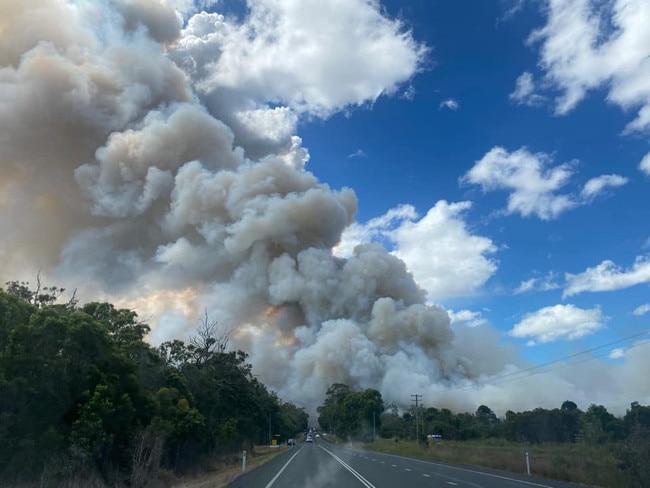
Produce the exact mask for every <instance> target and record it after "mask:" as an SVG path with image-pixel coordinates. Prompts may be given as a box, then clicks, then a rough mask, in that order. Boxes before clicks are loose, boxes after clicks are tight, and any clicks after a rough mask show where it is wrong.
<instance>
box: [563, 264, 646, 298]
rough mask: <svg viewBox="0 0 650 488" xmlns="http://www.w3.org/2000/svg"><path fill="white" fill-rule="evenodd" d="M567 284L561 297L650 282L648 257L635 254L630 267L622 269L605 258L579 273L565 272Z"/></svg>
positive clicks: (619, 288) (618, 288)
mask: <svg viewBox="0 0 650 488" xmlns="http://www.w3.org/2000/svg"><path fill="white" fill-rule="evenodd" d="M566 282H567V286H566V288H565V289H564V293H563V294H562V296H563V297H569V296H572V295H577V294H578V293H582V292H585V291H613V290H621V289H623V288H629V287H631V286H634V285H638V284H640V283H648V282H650V258H649V257H648V256H637V258H636V260H635V261H634V264H633V265H632V268H630V269H627V270H623V269H621V268H620V267H618V266H616V265H615V264H614V262H612V261H609V260H606V261H603V262H602V263H600V264H599V265H598V266H595V267H593V268H587V270H586V271H584V272H582V273H579V274H571V273H566Z"/></svg>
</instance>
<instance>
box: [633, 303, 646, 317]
mask: <svg viewBox="0 0 650 488" xmlns="http://www.w3.org/2000/svg"><path fill="white" fill-rule="evenodd" d="M648 312H650V303H644V304H643V305H640V306H638V307H637V308H635V309H634V311H633V312H632V314H633V315H645V314H647V313H648Z"/></svg>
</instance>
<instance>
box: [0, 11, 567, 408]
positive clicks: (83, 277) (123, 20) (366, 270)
mask: <svg viewBox="0 0 650 488" xmlns="http://www.w3.org/2000/svg"><path fill="white" fill-rule="evenodd" d="M280 4H281V5H280ZM334 4H336V6H335V5H334ZM172 5H174V6H176V7H177V8H181V7H182V9H183V12H180V13H179V12H177V11H176V10H175V9H174V8H172ZM217 7H218V4H217ZM249 9H250V10H249V12H248V15H247V17H246V18H245V19H244V20H241V21H238V20H233V19H230V18H228V17H226V16H224V15H221V14H219V13H205V12H197V13H193V15H192V16H189V17H188V16H187V15H188V13H192V12H194V7H193V6H191V5H189V3H188V2H186V1H176V2H173V3H172V2H169V3H167V2H165V1H164V0H137V1H136V0H131V1H127V0H115V1H110V0H105V1H99V2H95V1H83V0H80V1H70V2H62V1H60V0H38V1H30V2H15V1H12V0H0V228H1V229H2V230H3V231H2V232H1V233H0V258H1V259H2V261H3V263H4V266H3V276H2V277H3V278H4V279H5V280H10V279H29V278H32V277H33V276H35V274H36V272H37V270H38V269H39V268H42V270H43V273H44V274H46V275H47V278H48V279H49V280H50V281H53V282H54V283H56V284H59V285H63V286H67V287H69V288H75V287H79V288H80V291H81V294H82V295H83V296H82V297H81V298H82V299H84V300H86V299H102V298H105V299H109V300H112V301H114V302H116V303H117V304H118V305H120V306H129V307H134V308H136V310H137V311H138V312H139V313H140V314H141V315H143V316H151V317H152V323H153V324H152V325H154V330H153V332H152V336H151V340H152V341H153V342H160V341H162V340H169V339H172V338H176V337H180V338H187V335H188V333H191V331H192V330H193V329H194V327H196V325H197V323H198V322H197V320H196V319H197V317H199V316H200V315H201V312H202V310H203V309H204V308H207V310H208V312H209V313H210V315H211V317H213V318H214V319H216V320H218V322H219V324H220V326H221V327H222V330H224V331H226V330H231V331H232V332H231V338H232V341H233V344H234V345H235V346H236V347H241V348H243V349H245V350H247V351H248V352H250V354H251V361H252V362H253V365H254V368H255V372H256V373H257V374H260V375H261V379H262V380H263V381H264V382H265V383H267V384H268V385H269V386H270V387H271V388H273V389H276V390H277V391H278V392H279V394H280V395H281V396H282V397H283V398H285V399H288V400H294V401H296V402H297V403H299V404H301V405H305V406H307V407H308V408H309V410H310V411H311V412H313V411H314V407H315V406H316V405H317V404H318V403H320V402H321V401H322V399H323V395H324V393H325V390H326V389H327V387H328V386H329V385H330V384H332V383H333V382H344V383H347V384H349V385H350V386H353V387H376V388H379V389H380V390H381V391H382V393H383V394H384V397H385V399H386V401H388V402H391V401H396V402H398V403H401V404H405V403H408V399H409V395H410V394H411V393H415V392H418V393H424V394H427V395H428V396H429V397H430V398H431V401H433V399H434V395H435V399H436V404H437V405H440V404H445V405H447V406H458V407H459V408H465V409H469V410H471V409H474V408H476V402H481V403H484V402H485V401H486V400H484V398H486V397H487V399H488V400H490V399H492V400H493V401H494V403H493V405H496V406H497V407H498V405H499V404H502V403H504V402H505V404H508V402H512V401H513V398H514V394H513V395H511V396H508V395H507V394H506V393H504V391H503V390H498V389H492V390H490V389H481V390H480V391H478V390H473V391H472V392H469V394H468V393H467V392H464V391H462V390H461V391H459V390H458V389H457V388H456V389H455V390H454V389H453V387H454V386H456V387H457V386H458V385H461V386H464V385H469V384H472V381H473V380H476V379H484V378H488V377H489V376H490V375H494V374H497V373H499V372H501V371H502V370H504V367H505V368H506V371H508V369H507V368H508V367H509V368H511V369H512V368H515V366H507V365H508V364H514V363H516V362H517V359H516V358H517V354H516V351H514V350H511V349H506V348H502V347H501V346H496V345H497V344H498V336H497V335H496V333H495V332H494V331H490V330H489V329H481V328H477V329H475V330H472V331H471V333H470V330H469V329H462V330H460V331H458V332H459V333H457V334H454V332H453V331H452V328H451V326H450V322H449V317H448V315H447V313H446V312H445V311H444V310H443V309H441V308H438V307H435V306H431V305H427V304H426V296H425V293H424V292H423V290H422V289H420V288H419V287H418V285H417V284H416V283H415V281H414V280H413V277H412V276H411V274H409V272H408V270H407V269H406V267H405V265H404V263H403V262H402V261H400V260H399V259H398V258H397V257H395V256H394V255H392V254H390V253H388V252H387V251H386V250H385V249H384V248H383V247H382V246H380V245H378V244H365V245H361V246H358V247H357V248H356V250H355V251H354V255H353V256H352V257H349V258H345V259H343V258H337V257H335V256H334V255H333V254H332V248H333V247H335V246H336V245H337V244H338V243H339V242H340V240H341V235H342V233H343V231H344V230H345V229H346V228H347V227H349V226H350V225H351V224H352V223H353V221H354V216H355V213H356V210H357V201H356V197H355V194H354V192H353V191H352V190H350V189H342V190H341V191H333V190H332V189H330V188H329V187H328V186H327V185H325V184H322V183H320V182H319V181H318V180H317V179H316V178H315V176H314V175H313V174H311V173H309V172H308V171H307V170H306V169H305V165H306V163H307V161H308V159H309V154H308V152H307V150H306V149H305V148H303V147H302V145H301V140H300V138H299V137H297V136H296V135H295V132H296V127H297V124H298V121H299V120H300V118H301V117H314V116H315V117H327V116H329V115H331V114H332V113H335V112H337V111H340V110H345V109H348V108H350V107H353V106H360V105H364V104H367V103H372V102H373V101H374V100H375V99H376V98H378V97H379V96H382V95H384V94H390V93H392V92H394V91H395V90H396V89H397V88H398V87H399V86H400V84H402V83H404V82H406V81H407V80H408V79H409V78H410V77H411V76H413V75H414V74H415V73H416V72H417V71H418V69H419V68H420V67H421V65H422V63H423V60H424V56H425V54H426V52H427V49H426V48H425V47H424V46H422V45H420V44H418V43H417V42H415V41H414V40H413V38H412V36H411V34H410V33H409V32H406V31H405V30H404V28H403V26H402V25H401V24H400V23H399V22H397V21H394V20H391V19H389V18H386V17H385V15H384V14H383V12H382V11H381V10H380V8H379V6H378V5H377V4H376V3H375V2H368V1H364V0H356V1H353V0H350V1H348V2H343V3H341V2H327V1H323V0H312V1H306V0H299V1H286V2H273V1H270V0H257V1H255V2H250V5H249ZM316 11H318V12H316ZM183 15H186V17H185V18H184V17H183ZM296 46H297V47H299V48H296ZM386 53H390V55H388V54H386ZM472 334H473V335H472ZM477 338H478V339H479V340H480V343H481V345H482V346H483V347H482V348H481V347H476V346H475V345H474V344H476V340H477ZM490 344H492V345H494V346H495V347H500V350H499V354H496V355H495V354H494V351H493V350H489V348H490V347H491V346H489V345H490ZM554 386H556V387H558V389H560V387H561V385H560V386H558V385H557V384H555V385H554ZM567 388H569V387H567ZM567 388H564V389H565V390H566V389H567ZM574 398H575V397H574ZM535 400H540V401H539V402H538V404H537V405H545V404H546V403H545V402H544V400H545V398H544V397H542V396H541V395H538V396H534V397H532V401H535ZM537 405H536V406H537Z"/></svg>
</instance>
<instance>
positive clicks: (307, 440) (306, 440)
mask: <svg viewBox="0 0 650 488" xmlns="http://www.w3.org/2000/svg"><path fill="white" fill-rule="evenodd" d="M305 442H314V439H312V437H311V436H310V435H308V436H307V438H306V439H305Z"/></svg>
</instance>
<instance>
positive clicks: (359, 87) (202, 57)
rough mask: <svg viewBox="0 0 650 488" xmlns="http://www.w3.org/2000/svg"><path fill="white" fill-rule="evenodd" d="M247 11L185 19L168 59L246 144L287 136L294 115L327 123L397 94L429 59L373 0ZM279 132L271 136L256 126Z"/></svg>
mask: <svg viewBox="0 0 650 488" xmlns="http://www.w3.org/2000/svg"><path fill="white" fill-rule="evenodd" d="M248 8H249V13H248V16H247V17H246V19H245V21H244V22H241V23H237V22H236V21H235V20H232V19H229V18H226V17H225V16H223V15H221V14H219V13H206V12H202V13H198V14H196V15H194V16H192V17H190V18H189V20H188V22H187V25H186V27H185V28H184V29H183V31H182V34H181V38H180V39H179V41H178V42H177V43H176V44H175V45H174V47H173V48H172V49H171V56H172V58H173V59H175V60H176V61H177V63H178V64H179V65H180V66H182V67H183V68H184V69H185V70H186V72H188V74H189V75H190V77H191V79H192V82H193V85H194V86H195V88H196V90H197V92H198V93H199V95H200V96H201V98H202V99H203V100H204V101H205V103H206V104H207V105H208V107H210V109H211V110H212V111H213V112H215V113H216V114H217V115H218V116H219V117H220V118H221V119H222V120H224V121H225V122H226V123H227V124H228V125H230V126H237V127H239V128H241V129H242V131H243V132H245V135H244V134H242V135H241V136H240V137H242V140H243V141H246V142H248V143H251V144H252V143H253V142H254V141H255V142H257V143H258V144H261V145H262V146H264V144H265V139H270V140H272V141H281V140H282V138H284V139H286V138H287V137H288V136H289V135H290V134H291V133H292V132H293V131H295V124H296V121H297V118H296V116H297V115H299V114H309V115H315V116H318V117H328V116H329V115H331V114H333V113H335V112H337V111H340V110H343V109H346V108H348V107H351V106H362V105H365V104H369V103H372V102H374V101H375V100H376V99H377V98H379V97H380V96H382V95H386V94H393V93H396V92H397V90H398V89H399V88H400V87H401V86H402V85H403V84H406V83H407V82H408V80H409V79H410V78H411V77H412V76H413V74H414V73H415V72H417V71H418V70H419V69H420V68H421V67H422V65H423V63H424V61H425V59H426V56H427V53H428V48H427V46H425V45H424V44H421V43H418V42H417V41H416V40H415V39H414V38H413V36H412V34H411V32H410V31H409V30H408V29H407V28H406V26H405V25H404V24H403V23H402V22H400V21H399V20H397V19H392V18H388V17H387V16H385V15H384V13H383V11H382V10H381V7H380V5H379V4H378V3H377V2H367V1H365V0H353V1H350V2H344V3H340V2H329V1H328V2H321V1H319V0H307V1H305V0H291V1H285V2H276V1H273V0H261V1H255V2H250V3H249V5H248ZM351 46H354V49H351V48H350V47H351ZM386 53H390V55H386ZM278 105H280V106H281V111H278V109H277V106H278ZM224 109H225V110H224ZM251 112H254V113H255V114H256V115H255V122H256V123H252V121H251V120H249V119H250V113H251ZM268 118H272V119H273V122H269V123H266V122H265V119H268ZM278 126H280V127H282V128H283V130H282V131H278V130H277V129H276V134H266V133H265V131H264V130H263V129H264V128H265V127H266V128H274V127H278ZM244 129H248V130H244ZM237 142H238V143H239V139H237ZM251 150H252V149H251ZM259 150H261V149H259V148H258V151H259ZM252 154H253V155H259V154H258V153H252Z"/></svg>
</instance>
